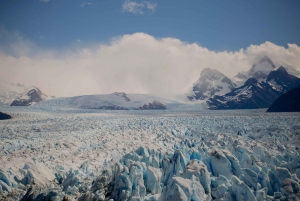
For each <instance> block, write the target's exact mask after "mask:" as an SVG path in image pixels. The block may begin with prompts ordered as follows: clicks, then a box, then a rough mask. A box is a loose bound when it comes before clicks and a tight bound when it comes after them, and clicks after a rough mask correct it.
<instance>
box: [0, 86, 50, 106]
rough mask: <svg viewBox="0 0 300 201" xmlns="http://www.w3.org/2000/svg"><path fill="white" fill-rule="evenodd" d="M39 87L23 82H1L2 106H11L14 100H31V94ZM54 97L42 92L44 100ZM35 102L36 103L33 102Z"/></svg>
mask: <svg viewBox="0 0 300 201" xmlns="http://www.w3.org/2000/svg"><path fill="white" fill-rule="evenodd" d="M34 89H37V88H36V87H35V86H24V85H22V84H19V83H18V84H13V83H6V82H3V81H1V82H0V106H9V105H10V104H11V103H12V102H13V101H14V100H16V99H20V100H29V99H30V94H31V93H33V92H34ZM51 98H53V97H51V96H47V95H45V94H42V99H43V100H48V99H51ZM33 104H34V103H33Z"/></svg>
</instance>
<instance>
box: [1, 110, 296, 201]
mask: <svg viewBox="0 0 300 201" xmlns="http://www.w3.org/2000/svg"><path fill="white" fill-rule="evenodd" d="M1 111H3V112H5V113H7V114H10V115H11V116H12V117H13V118H12V119H10V120H3V121H0V130H1V132H0V150H1V152H0V164H1V165H0V200H57V201H58V200H85V201H89V200H91V201H92V200H110V201H119V200H140V201H142V200H144V201H165V200H170V201H175V200H180V201H185V200H188V201H202V200H205V201H208V200H216V201H221V200H222V201H240V200H249V201H250V200H251V201H252V200H253V201H255V200H257V201H267V200H299V199H300V179H299V178H300V149H299V148H300V137H299V136H300V124H299V122H300V114H299V113H272V114H269V113H265V110H264V109H260V110H230V111H228V110H220V111H209V110H202V111H190V110H189V111H184V110H182V111H178V110H164V111H135V110H129V111H105V110H89V109H82V108H81V109H76V108H73V109H72V108H71V109H67V108H65V109H63V108H55V107H49V108H41V107H2V108H1Z"/></svg>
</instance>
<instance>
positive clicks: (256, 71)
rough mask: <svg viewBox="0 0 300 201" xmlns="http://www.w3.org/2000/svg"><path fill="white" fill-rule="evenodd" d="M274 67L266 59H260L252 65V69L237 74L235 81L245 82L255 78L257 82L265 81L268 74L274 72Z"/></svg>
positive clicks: (271, 62) (268, 59)
mask: <svg viewBox="0 0 300 201" xmlns="http://www.w3.org/2000/svg"><path fill="white" fill-rule="evenodd" d="M275 68H276V66H275V65H274V63H273V61H272V60H271V59H270V58H269V57H267V56H264V57H262V58H261V59H260V60H259V61H257V62H255V63H254V64H253V65H252V68H251V69H250V70H249V71H247V72H239V73H238V74H237V75H236V76H235V79H236V81H237V82H245V81H246V80H247V79H249V78H255V79H256V80H258V81H259V82H261V81H265V80H266V78H267V76H268V74H269V73H270V72H271V71H272V70H274V69H275Z"/></svg>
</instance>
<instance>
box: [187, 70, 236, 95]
mask: <svg viewBox="0 0 300 201" xmlns="http://www.w3.org/2000/svg"><path fill="white" fill-rule="evenodd" d="M235 86H236V85H235V84H234V83H233V82H232V81H231V80H230V79H229V78H227V77H226V76H225V75H224V74H223V73H221V72H220V71H218V70H216V69H210V68H204V69H203V70H202V71H201V74H200V78H199V79H198V80H197V82H195V83H194V84H193V87H192V88H191V89H190V90H191V91H190V92H189V95H188V96H187V97H188V99H189V100H204V99H206V98H210V97H212V96H213V95H221V94H225V93H227V92H229V91H230V90H232V89H233V88H234V87H235Z"/></svg>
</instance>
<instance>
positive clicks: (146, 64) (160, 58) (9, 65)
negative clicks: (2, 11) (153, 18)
mask: <svg viewBox="0 0 300 201" xmlns="http://www.w3.org/2000/svg"><path fill="white" fill-rule="evenodd" d="M12 47H13V48H12V49H11V51H13V52H14V54H13V55H14V56H10V55H9V54H8V53H4V52H3V51H0V61H1V63H0V80H4V81H8V82H15V83H23V84H25V85H36V86H38V87H40V88H41V89H42V91H44V92H45V93H46V94H51V95H57V96H73V95H82V94H100V93H112V92H115V91H124V92H126V93H156V94H169V93H184V92H186V90H187V89H188V88H189V87H190V86H192V84H193V83H194V82H195V81H196V80H197V79H198V78H199V75H200V72H201V70H202V69H203V68H206V67H210V68H215V69H218V70H220V71H221V72H223V73H224V74H225V75H227V76H234V75H236V74H237V72H239V71H244V70H248V69H250V67H251V66H252V64H253V62H254V61H255V60H257V59H259V58H260V57H262V56H264V55H267V56H268V57H270V58H271V59H272V60H273V61H274V62H277V63H279V64H288V65H291V66H299V63H300V47H299V46H297V45H296V44H288V47H287V48H285V47H282V46H278V45H276V44H273V43H271V42H265V43H263V44H260V45H251V46H249V47H248V48H246V49H241V50H239V51H235V52H227V51H223V52H215V51H211V50H209V49H207V48H205V47H202V46H200V45H198V44H196V43H184V42H182V41H180V40H179V39H176V38H161V39H158V38H155V37H153V36H151V35H148V34H145V33H135V34H130V35H124V36H121V37H118V38H114V39H113V40H112V41H111V42H110V43H109V44H106V45H103V44H100V45H98V46H96V47H86V48H81V49H74V48H73V49H71V48H70V50H67V51H48V50H42V49H39V48H38V47H36V46H34V45H33V44H32V43H28V42H22V41H20V42H18V43H15V44H13V45H12Z"/></svg>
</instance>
